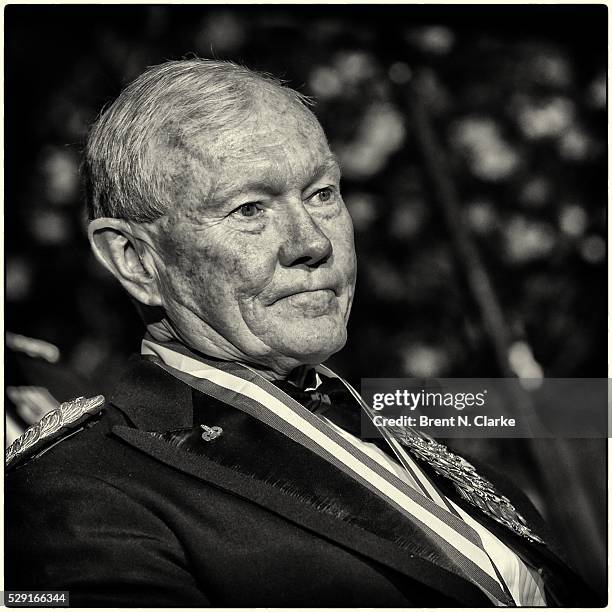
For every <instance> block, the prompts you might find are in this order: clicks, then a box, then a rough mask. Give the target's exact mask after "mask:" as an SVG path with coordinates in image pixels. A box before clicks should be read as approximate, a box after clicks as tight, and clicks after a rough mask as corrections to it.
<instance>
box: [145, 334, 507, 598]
mask: <svg viewBox="0 0 612 612" xmlns="http://www.w3.org/2000/svg"><path fill="white" fill-rule="evenodd" d="M163 350H172V351H174V352H180V353H181V356H182V359H183V360H185V362H184V365H185V368H184V369H185V370H189V371H190V372H192V374H186V373H185V372H183V371H181V370H179V369H175V368H173V367H170V366H168V365H166V364H165V363H164V362H163V359H162V357H163ZM143 354H145V355H148V356H153V361H155V363H157V365H159V367H161V368H163V369H164V370H166V371H167V372H168V373H169V374H171V375H172V376H174V377H175V378H178V379H179V380H182V381H183V382H184V383H185V384H187V385H189V386H191V387H192V388H195V389H197V390H198V391H201V392H202V393H204V394H205V395H209V396H211V397H214V398H215V399H217V400H220V401H222V402H224V403H226V404H228V405H230V406H232V407H234V408H236V409H238V410H241V411H243V412H246V413H247V414H248V415H250V416H252V417H253V418H256V419H258V420H260V421H262V422H263V423H265V424H266V425H268V426H270V427H272V428H274V429H276V430H277V431H279V432H281V433H282V434H284V435H286V436H288V437H289V438H290V439H291V440H293V441H294V442H297V443H298V444H301V445H302V446H305V447H306V448H308V449H309V450H311V451H312V452H314V453H316V454H317V455H319V456H320V457H322V458H323V459H325V460H326V461H328V462H329V463H331V464H332V465H334V466H335V467H336V468H338V469H340V470H342V471H343V472H344V473H346V474H348V475H349V476H350V477H352V478H353V479H355V480H357V481H358V482H359V483H360V484H361V485H362V486H364V487H366V488H367V489H368V490H370V491H371V492H373V493H374V494H376V495H378V496H379V497H381V498H383V499H384V500H385V501H386V502H387V503H389V504H391V505H392V506H393V507H394V508H395V509H396V510H397V511H398V512H400V513H401V514H402V515H404V516H405V517H407V518H408V519H410V520H411V521H412V522H414V523H416V524H417V525H418V526H419V527H420V528H421V529H422V530H423V531H424V532H425V534H426V535H427V536H428V538H429V539H430V540H431V541H433V542H434V543H435V544H436V545H437V546H438V547H439V548H440V549H441V550H442V551H443V552H444V553H445V554H446V555H447V557H448V558H449V559H450V560H451V561H452V562H453V563H454V564H455V565H456V566H457V567H458V569H459V570H460V572H461V574H462V575H463V577H464V578H466V579H467V580H469V581H470V582H472V583H474V584H476V585H477V586H478V587H479V588H480V589H482V590H483V591H484V592H485V594H487V596H488V597H489V598H490V599H491V600H492V601H493V603H494V604H496V605H502V606H504V605H506V606H508V605H510V606H512V605H514V602H513V601H512V599H511V598H510V597H509V596H508V595H507V594H506V592H505V591H504V589H503V588H502V586H501V585H500V582H499V579H498V576H497V573H496V571H495V568H494V566H493V564H492V563H491V560H490V559H489V557H488V555H487V553H486V552H485V550H484V548H483V546H482V541H481V539H480V536H479V535H478V533H477V532H476V531H475V530H474V529H473V528H472V527H470V526H469V525H467V524H466V523H465V522H464V521H463V520H462V519H461V518H459V517H457V516H455V515H454V514H452V513H450V512H448V511H447V510H445V509H444V508H442V507H440V506H439V505H437V504H436V503H435V502H433V501H432V500H431V499H430V498H429V497H427V496H426V495H423V494H421V493H419V492H418V491H417V490H416V489H414V488H413V487H411V486H409V485H407V484H406V483H405V482H404V481H402V480H401V479H400V478H399V477H398V476H396V475H395V474H392V473H390V472H389V471H388V470H385V469H384V468H383V467H382V466H381V465H380V464H378V463H377V462H376V461H374V460H373V459H371V458H370V457H368V456H367V455H366V454H365V453H363V452H362V451H361V450H360V449H359V448H358V447H357V446H355V445H353V444H351V442H350V441H349V440H347V439H345V438H344V437H342V436H340V435H339V434H338V433H337V432H336V431H334V430H333V429H332V428H331V427H330V426H329V425H328V424H327V423H326V422H325V421H323V420H322V419H320V418H318V417H317V416H316V415H314V414H313V413H312V412H310V411H309V410H308V409H307V408H305V407H304V406H302V405H301V404H300V403H299V402H297V401H296V400H294V399H293V398H292V397H290V396H289V395H287V394H286V393H284V392H283V391H282V390H281V389H279V388H278V387H276V386H275V385H273V384H272V383H271V382H269V381H268V380H266V379H265V378H264V377H263V376H261V375H260V374H259V373H257V372H255V371H254V370H252V369H250V368H249V367H248V366H246V365H243V364H239V363H236V362H223V361H212V360H208V359H205V358H203V357H201V356H200V355H198V356H197V357H195V356H193V357H192V356H191V354H189V353H188V352H187V349H185V348H184V347H183V346H180V345H178V344H176V345H175V344H173V345H172V347H171V348H170V347H168V348H166V347H161V346H160V345H159V344H157V343H155V344H153V343H150V342H147V341H144V342H143ZM317 369H318V368H317ZM319 371H320V372H321V373H324V374H325V375H328V376H329V375H331V376H333V377H336V378H338V379H339V380H340V381H341V382H342V383H343V384H345V385H346V386H347V388H348V389H349V391H351V393H352V394H353V395H354V394H355V393H356V391H354V390H351V389H352V388H351V387H350V386H349V385H348V383H346V382H345V381H344V380H343V379H342V378H340V377H339V376H337V375H336V374H334V373H333V372H331V370H329V369H327V368H321V369H320V370H319ZM359 399H360V404H362V403H363V400H361V398H359Z"/></svg>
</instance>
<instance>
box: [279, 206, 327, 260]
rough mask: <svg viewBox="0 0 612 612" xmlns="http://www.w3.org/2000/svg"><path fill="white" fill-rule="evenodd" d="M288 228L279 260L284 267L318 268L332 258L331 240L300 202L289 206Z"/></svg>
mask: <svg viewBox="0 0 612 612" xmlns="http://www.w3.org/2000/svg"><path fill="white" fill-rule="evenodd" d="M288 208H289V209H291V210H290V211H288V216H287V227H286V228H285V231H284V232H283V233H284V236H285V239H284V240H283V242H282V244H281V247H280V250H279V260H280V263H281V264H282V265H283V266H287V267H291V266H298V265H300V264H304V265H306V266H309V267H311V268H316V267H318V266H320V265H321V264H323V263H325V262H326V261H327V260H328V259H329V258H330V256H331V254H332V251H333V248H332V244H331V242H330V241H329V238H328V237H327V236H326V235H325V234H324V233H323V232H322V231H321V228H320V227H319V226H318V225H317V223H316V222H315V221H314V219H313V218H312V217H311V216H310V214H309V213H308V211H307V210H306V208H305V207H304V204H303V203H302V202H301V201H300V202H299V204H297V205H295V206H288Z"/></svg>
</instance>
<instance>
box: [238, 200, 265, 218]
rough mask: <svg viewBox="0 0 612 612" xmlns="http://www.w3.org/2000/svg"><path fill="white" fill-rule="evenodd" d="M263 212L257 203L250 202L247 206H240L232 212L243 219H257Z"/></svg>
mask: <svg viewBox="0 0 612 612" xmlns="http://www.w3.org/2000/svg"><path fill="white" fill-rule="evenodd" d="M261 211H262V208H260V206H259V205H258V204H257V202H248V203H247V204H243V205H242V206H239V207H238V208H236V210H234V211H232V212H233V213H236V214H238V215H240V216H241V217H256V216H257V215H258V214H259V213H260V212H261Z"/></svg>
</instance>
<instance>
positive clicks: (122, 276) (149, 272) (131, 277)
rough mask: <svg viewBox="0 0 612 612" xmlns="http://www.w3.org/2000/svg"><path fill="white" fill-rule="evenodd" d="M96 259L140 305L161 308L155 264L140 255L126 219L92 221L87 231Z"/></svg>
mask: <svg viewBox="0 0 612 612" xmlns="http://www.w3.org/2000/svg"><path fill="white" fill-rule="evenodd" d="M87 235H88V237H89V242H90V244H91V248H92V250H93V252H94V255H95V256H96V258H97V260H98V261H99V262H100V263H101V264H102V265H103V266H104V267H105V268H106V269H107V270H109V272H110V273H111V274H112V275H113V276H115V278H117V280H118V281H119V282H120V283H121V284H122V285H123V287H124V289H125V290H126V291H127V292H128V293H129V294H130V295H131V296H132V297H133V298H134V299H136V300H138V301H139V302H140V303H141V304H146V305H147V306H161V303H162V301H161V296H160V293H159V288H158V284H157V274H156V268H155V263H154V262H153V259H152V258H151V257H150V256H149V255H148V253H146V252H145V253H143V254H142V256H141V255H140V252H141V251H143V249H140V248H138V245H137V238H136V237H135V236H134V234H133V232H132V228H131V227H130V225H129V223H128V222H127V221H125V220H124V219H113V218H109V217H102V218H99V219H94V220H93V221H91V222H90V224H89V228H88V230H87Z"/></svg>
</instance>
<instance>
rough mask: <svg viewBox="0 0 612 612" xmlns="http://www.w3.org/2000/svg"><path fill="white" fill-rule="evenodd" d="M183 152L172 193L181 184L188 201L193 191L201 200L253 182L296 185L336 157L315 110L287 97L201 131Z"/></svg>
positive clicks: (283, 186)
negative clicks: (218, 128)
mask: <svg viewBox="0 0 612 612" xmlns="http://www.w3.org/2000/svg"><path fill="white" fill-rule="evenodd" d="M183 153H184V154H186V155H182V156H181V157H182V159H181V160H180V162H179V160H178V159H174V160H173V165H175V166H176V172H175V173H174V177H173V182H174V183H175V185H174V187H175V189H174V190H173V191H174V194H173V195H178V194H177V193H176V187H177V186H178V187H180V192H181V196H182V201H183V202H184V201H185V196H186V195H187V192H189V193H190V195H191V197H190V198H189V200H194V201H197V202H199V203H200V204H202V203H204V202H206V201H208V200H209V199H210V198H211V197H213V196H214V197H222V196H223V195H224V194H226V193H229V192H230V191H236V190H240V188H241V187H243V186H248V185H253V184H258V185H261V186H264V185H265V184H269V186H270V189H271V190H275V191H282V190H284V189H286V188H289V187H291V188H293V187H295V186H297V185H298V184H299V183H300V182H306V181H308V179H309V177H310V176H311V175H312V174H313V173H314V172H316V171H317V170H320V169H321V167H322V166H323V165H325V164H326V163H328V162H330V158H332V156H331V152H330V150H329V146H328V144H327V139H326V137H325V134H324V132H323V129H322V128H321V126H320V124H319V122H318V121H317V120H316V118H315V117H314V115H313V114H312V113H310V112H309V111H308V110H306V109H304V108H301V107H299V106H298V105H297V104H296V103H295V102H293V103H290V102H287V101H283V100H280V101H279V100H273V101H272V102H271V103H269V104H262V103H260V104H258V105H257V106H256V108H255V109H254V110H253V111H252V112H251V113H249V114H248V115H245V116H242V117H239V118H234V120H233V121H228V126H227V128H226V129H224V130H222V131H221V132H218V133H216V134H214V135H210V134H205V133H203V134H201V135H196V136H195V137H193V138H191V139H190V142H189V145H188V147H187V150H186V151H184V152H183ZM168 161H170V160H168ZM177 162H179V163H177ZM191 203H192V204H193V202H191ZM177 204H178V202H177Z"/></svg>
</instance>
